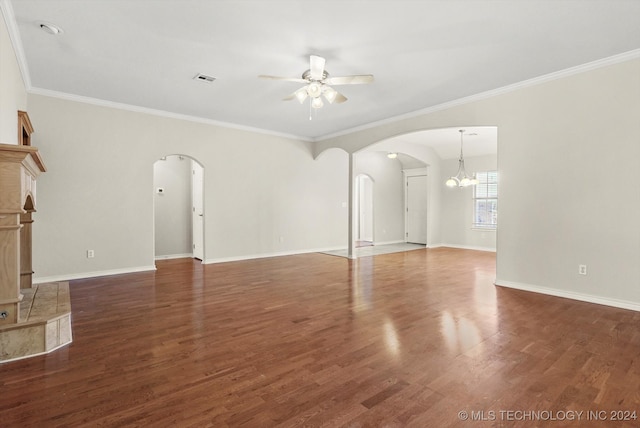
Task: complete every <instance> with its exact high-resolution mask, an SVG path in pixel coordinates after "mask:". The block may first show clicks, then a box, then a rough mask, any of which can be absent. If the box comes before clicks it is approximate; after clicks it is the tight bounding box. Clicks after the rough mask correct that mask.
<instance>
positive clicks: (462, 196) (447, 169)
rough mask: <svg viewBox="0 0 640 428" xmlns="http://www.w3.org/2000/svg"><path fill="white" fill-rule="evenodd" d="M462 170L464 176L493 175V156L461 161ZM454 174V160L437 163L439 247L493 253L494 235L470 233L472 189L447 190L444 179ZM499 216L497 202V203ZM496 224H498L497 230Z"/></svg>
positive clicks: (495, 161) (491, 233) (477, 231)
mask: <svg viewBox="0 0 640 428" xmlns="http://www.w3.org/2000/svg"><path fill="white" fill-rule="evenodd" d="M464 163H465V169H466V171H467V173H468V174H473V173H475V172H478V171H495V170H496V169H497V166H498V165H497V163H498V162H497V157H496V156H495V155H488V156H477V157H465V158H464ZM457 170H458V159H447V160H444V161H442V163H441V171H442V174H441V175H440V177H439V178H438V184H439V185H440V186H441V187H442V194H441V195H442V198H441V210H442V215H441V218H442V221H441V223H440V226H441V233H442V235H441V236H442V245H444V246H449V247H459V248H470V249H479V250H485V251H495V250H496V231H492V230H480V229H473V228H472V222H473V189H472V188H471V187H466V188H464V187H453V188H451V187H447V186H445V184H444V183H445V181H446V180H447V178H449V177H451V176H452V175H455V173H456V171H457ZM498 213H500V201H498ZM499 223H500V220H498V227H500V226H499Z"/></svg>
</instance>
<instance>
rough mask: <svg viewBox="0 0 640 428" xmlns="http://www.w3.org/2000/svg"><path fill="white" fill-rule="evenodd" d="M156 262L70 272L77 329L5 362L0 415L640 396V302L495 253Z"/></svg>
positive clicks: (360, 410)
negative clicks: (544, 287) (572, 295)
mask: <svg viewBox="0 0 640 428" xmlns="http://www.w3.org/2000/svg"><path fill="white" fill-rule="evenodd" d="M157 267H158V270H157V271H155V272H141V273H134V274H127V275H114V276H109V277H101V278H93V279H86V280H77V281H72V282H71V284H70V292H71V307H72V322H73V334H74V342H73V343H72V344H71V345H70V346H68V347H65V348H62V349H60V350H58V351H56V352H54V353H51V354H49V355H46V356H41V357H35V358H31V359H27V360H22V361H15V362H10V363H5V364H2V365H0V386H1V387H2V394H0V425H2V426H3V427H5V426H6V427H26V426H34V427H35V426H37V427H40V426H46V427H58V426H59V427H75V426H105V427H109V426H118V427H121V426H154V427H156V426H157V427H164V426H167V427H169V426H171V427H175V426H179V427H190V426H193V427H216V428H217V427H225V426H229V427H238V426H247V427H271V426H282V427H298V426H305V427H307V426H309V427H316V426H317V427H320V426H325V427H339V426H345V427H365V426H372V427H382V426H388V427H393V426H399V427H405V426H408V427H410V426H415V427H431V426H434V427H435V426H438V427H447V426H463V427H464V426H472V424H478V425H482V426H485V424H486V422H477V421H476V422H474V421H472V420H462V419H460V417H459V412H460V411H466V412H468V413H469V415H471V412H476V413H475V415H476V417H477V416H478V414H479V413H478V412H480V411H484V414H487V412H489V411H494V412H496V413H495V414H496V415H497V420H495V421H494V422H492V424H493V425H496V426H531V424H530V423H529V424H527V421H522V420H508V421H507V420H500V413H499V411H501V410H523V411H559V410H581V411H584V412H587V411H589V410H592V411H601V410H604V411H609V410H629V411H634V410H635V411H640V392H639V391H640V369H639V367H640V313H637V312H633V311H627V310H622V309H615V308H610V307H605V306H599V305H594V304H589V303H584V302H577V301H571V300H567V299H561V298H556V297H551V296H544V295H537V294H534V293H528V292H524V291H518V290H511V289H505V288H500V287H495V286H494V285H493V278H494V277H495V255H494V254H492V253H487V252H479V251H470V250H459V249H449V248H438V249H423V250H413V251H408V252H405V253H395V254H385V255H379V256H375V257H364V258H360V259H357V260H349V259H346V258H341V257H334V256H329V255H324V254H303V255H296V256H287V257H276V258H268V259H258V260H248V261H241V262H231V263H221V264H213V265H202V264H200V263H199V262H197V261H193V260H190V259H176V260H164V261H159V262H158V264H157ZM638 416H640V415H638ZM529 422H530V421H529ZM638 425H640V423H638V421H637V420H635V421H621V422H620V423H619V424H617V425H615V426H620V427H624V426H638ZM486 426H489V425H486ZM537 426H599V425H597V423H596V421H586V420H574V421H563V423H562V424H557V422H556V424H555V425H554V424H553V423H551V422H549V423H544V422H542V423H540V422H539V423H537ZM600 426H601V425H600Z"/></svg>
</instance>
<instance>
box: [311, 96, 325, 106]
mask: <svg viewBox="0 0 640 428" xmlns="http://www.w3.org/2000/svg"><path fill="white" fill-rule="evenodd" d="M323 105H324V103H323V102H322V98H319V97H318V98H313V99H312V100H311V107H313V108H322V106H323Z"/></svg>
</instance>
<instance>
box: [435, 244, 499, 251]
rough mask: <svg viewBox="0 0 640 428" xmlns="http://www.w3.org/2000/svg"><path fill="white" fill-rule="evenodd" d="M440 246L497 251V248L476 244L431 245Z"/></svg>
mask: <svg viewBox="0 0 640 428" xmlns="http://www.w3.org/2000/svg"><path fill="white" fill-rule="evenodd" d="M438 247H448V248H459V249H461V250H474V251H488V252H490V253H495V252H496V249H495V248H493V247H478V246H475V245H457V244H438V245H435V246H429V248H438Z"/></svg>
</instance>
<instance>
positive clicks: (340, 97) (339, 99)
mask: <svg viewBox="0 0 640 428" xmlns="http://www.w3.org/2000/svg"><path fill="white" fill-rule="evenodd" d="M345 101H347V97H345V96H344V95H342V94H341V93H340V92H337V93H336V99H335V100H333V102H334V103H338V104H340V103H343V102H345Z"/></svg>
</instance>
